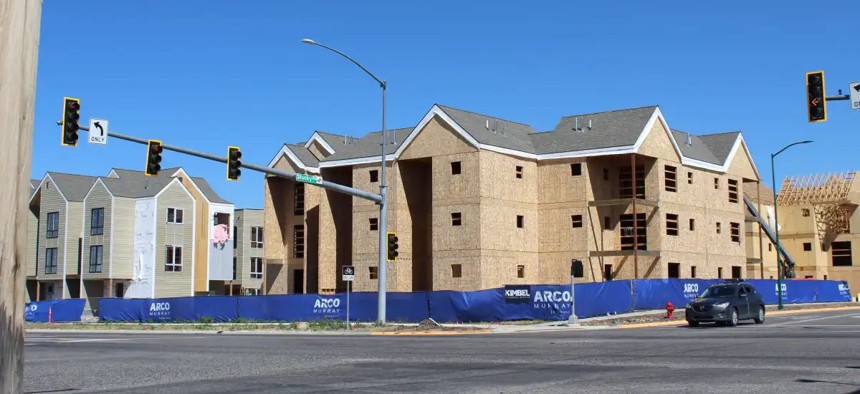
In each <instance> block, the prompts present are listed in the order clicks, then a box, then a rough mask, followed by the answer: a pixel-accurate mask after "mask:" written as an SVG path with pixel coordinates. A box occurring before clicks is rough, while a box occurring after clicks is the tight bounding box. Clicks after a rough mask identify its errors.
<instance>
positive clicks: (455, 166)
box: [451, 161, 462, 175]
mask: <svg viewBox="0 0 860 394" xmlns="http://www.w3.org/2000/svg"><path fill="white" fill-rule="evenodd" d="M461 172H462V168H461V166H460V162H459V161H452V162H451V175H460V173H461Z"/></svg>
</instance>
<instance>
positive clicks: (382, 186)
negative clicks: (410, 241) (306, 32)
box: [302, 38, 388, 324]
mask: <svg viewBox="0 0 860 394" xmlns="http://www.w3.org/2000/svg"><path fill="white" fill-rule="evenodd" d="M302 42H303V43H305V44H309V45H316V46H318V47H321V48H325V49H328V50H329V51H332V52H334V53H336V54H338V55H341V56H343V57H345V58H346V59H347V60H349V61H350V62H352V63H353V64H355V65H356V66H358V67H359V68H361V69H362V71H364V72H365V73H367V75H370V77H371V78H373V79H374V80H376V82H378V83H379V87H380V88H382V132H381V133H380V134H381V135H380V143H379V147H380V163H379V166H380V167H381V168H380V169H379V175H380V178H381V179H380V180H379V196H380V197H381V200H380V202H379V266H378V268H377V270H378V275H377V279H378V287H379V290H378V292H379V293H378V294H379V298H378V300H377V302H378V303H377V314H378V317H377V321H378V322H379V323H380V324H385V315H386V313H385V307H386V290H385V287H386V286H385V285H386V276H387V275H386V271H387V269H386V268H387V267H386V257H385V246H386V237H387V233H388V191H387V187H388V184H387V176H386V167H387V166H386V165H385V144H386V141H387V140H386V138H385V137H386V134H387V132H386V130H385V115H386V113H385V107H386V102H385V94H386V91H387V90H388V83H387V82H386V81H384V80H382V79H379V78H377V77H376V75H374V74H373V73H372V72H370V70H368V69H367V68H365V67H364V66H363V65H361V63H359V62H357V61H356V60H355V59H353V58H351V57H349V56H348V55H347V54H345V53H343V52H341V51H338V50H337V49H334V48H332V47H329V46H326V45H323V44H320V43H318V42H316V41H314V40H311V39H309V38H305V39H303V40H302Z"/></svg>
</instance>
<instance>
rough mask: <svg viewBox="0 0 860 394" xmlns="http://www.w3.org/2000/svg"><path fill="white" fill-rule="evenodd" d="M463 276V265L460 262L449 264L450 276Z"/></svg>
mask: <svg viewBox="0 0 860 394" xmlns="http://www.w3.org/2000/svg"><path fill="white" fill-rule="evenodd" d="M462 276H463V266H462V265H460V264H451V277H452V278H460V277H462Z"/></svg>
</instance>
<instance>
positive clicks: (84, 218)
mask: <svg viewBox="0 0 860 394" xmlns="http://www.w3.org/2000/svg"><path fill="white" fill-rule="evenodd" d="M93 184H94V185H95V183H93ZM90 190H92V188H90ZM87 194H89V192H87ZM90 221H91V222H92V215H91V216H90ZM86 230H87V198H86V197H84V201H82V202H81V250H80V254H81V277H80V281H81V285H83V284H84V272H86V271H87V270H85V269H84V250H85V248H86V243H87V241H88V238H89V237H85V236H84V234H86V233H87V232H86ZM90 258H92V257H90ZM87 269H89V261H87ZM81 290H83V288H81Z"/></svg>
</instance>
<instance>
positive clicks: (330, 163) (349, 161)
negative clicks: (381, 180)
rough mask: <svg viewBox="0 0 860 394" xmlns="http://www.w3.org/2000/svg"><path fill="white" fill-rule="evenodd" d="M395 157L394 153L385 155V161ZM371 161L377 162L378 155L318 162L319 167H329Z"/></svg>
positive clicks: (392, 159) (368, 162) (369, 162)
mask: <svg viewBox="0 0 860 394" xmlns="http://www.w3.org/2000/svg"><path fill="white" fill-rule="evenodd" d="M396 159H397V157H396V156H394V155H386V156H385V161H386V162H389V161H394V160H396ZM371 163H379V156H371V157H359V158H357V159H345V160H336V161H327V162H322V163H320V167H319V168H329V167H340V166H352V165H356V164H371Z"/></svg>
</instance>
